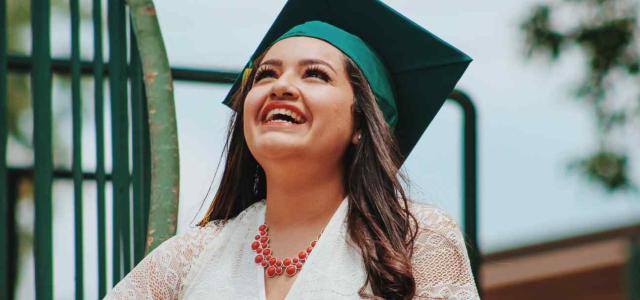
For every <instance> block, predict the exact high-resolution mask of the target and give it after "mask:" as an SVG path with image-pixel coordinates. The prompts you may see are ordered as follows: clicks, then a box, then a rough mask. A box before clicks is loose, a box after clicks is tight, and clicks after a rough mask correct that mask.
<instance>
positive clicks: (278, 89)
mask: <svg viewBox="0 0 640 300" xmlns="http://www.w3.org/2000/svg"><path fill="white" fill-rule="evenodd" d="M291 80H292V79H291V78H290V76H285V75H284V74H283V75H282V76H280V77H279V78H278V80H276V82H274V83H273V86H272V87H271V98H272V99H275V100H296V99H298V98H299V96H300V92H299V91H298V88H297V87H296V86H295V85H294V84H293V83H292V82H291Z"/></svg>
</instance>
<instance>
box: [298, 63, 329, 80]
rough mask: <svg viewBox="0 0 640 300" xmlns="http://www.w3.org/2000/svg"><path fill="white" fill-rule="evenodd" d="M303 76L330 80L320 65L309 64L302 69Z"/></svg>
mask: <svg viewBox="0 0 640 300" xmlns="http://www.w3.org/2000/svg"><path fill="white" fill-rule="evenodd" d="M303 77H304V78H308V77H311V78H318V79H320V80H322V81H325V82H329V81H331V77H329V75H328V74H327V72H325V71H323V70H322V69H321V68H320V67H317V66H311V67H309V68H307V69H306V70H305V71H304V75H303Z"/></svg>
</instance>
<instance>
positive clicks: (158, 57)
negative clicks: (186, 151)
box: [128, 0, 180, 252]
mask: <svg viewBox="0 0 640 300" xmlns="http://www.w3.org/2000/svg"><path fill="white" fill-rule="evenodd" d="M128 3H129V7H130V10H131V19H132V21H133V29H134V32H135V35H136V39H137V41H138V50H139V52H140V59H141V60H142V70H143V74H144V83H145V91H146V94H147V101H148V107H149V137H150V142H151V144H150V151H151V203H150V205H151V206H150V208H149V228H148V236H147V252H149V251H151V250H153V249H154V248H155V247H157V246H158V245H159V244H160V243H162V242H163V241H164V240H166V239H168V238H170V237H171V236H173V235H175V233H176V227H177V220H178V192H179V187H180V174H179V172H180V165H179V153H178V131H177V126H176V113H175V103H174V99H173V79H172V78H171V68H170V66H169V60H168V57H167V52H166V49H165V46H164V41H163V40H162V33H161V32H160V25H159V23H158V18H157V15H156V10H155V7H154V5H153V1H151V0H128Z"/></svg>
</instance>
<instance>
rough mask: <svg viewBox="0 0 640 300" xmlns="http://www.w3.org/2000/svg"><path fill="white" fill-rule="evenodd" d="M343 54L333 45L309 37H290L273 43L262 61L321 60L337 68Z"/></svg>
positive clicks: (342, 59) (342, 58)
mask: <svg viewBox="0 0 640 300" xmlns="http://www.w3.org/2000/svg"><path fill="white" fill-rule="evenodd" d="M344 57H345V56H344V54H343V53H342V51H340V50H339V49H338V48H336V47H334V46H333V45H331V44H329V43H327V42H325V41H323V40H320V39H316V38H311V37H299V36H296V37H290V38H286V39H283V40H281V41H278V42H277V43H275V44H274V45H273V46H271V48H269V51H267V53H266V54H265V56H264V59H263V60H268V59H279V60H283V61H285V62H286V61H288V60H291V61H297V60H302V59H310V58H312V59H322V60H325V61H326V62H328V63H331V64H332V65H334V67H337V66H339V65H341V64H342V62H343V61H344Z"/></svg>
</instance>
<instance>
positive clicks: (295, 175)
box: [265, 164, 345, 228]
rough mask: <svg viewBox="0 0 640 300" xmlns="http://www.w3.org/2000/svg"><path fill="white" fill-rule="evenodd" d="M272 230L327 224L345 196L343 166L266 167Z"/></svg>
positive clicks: (297, 165)
mask: <svg viewBox="0 0 640 300" xmlns="http://www.w3.org/2000/svg"><path fill="white" fill-rule="evenodd" d="M265 174H266V180H267V211H266V215H265V222H266V223H267V224H269V227H270V228H277V227H289V226H305V227H316V226H322V227H324V225H326V223H327V222H328V221H329V219H330V218H331V216H332V215H333V213H334V212H335V210H336V209H337V208H338V206H339V205H340V203H341V202H342V200H343V199H344V197H345V189H344V179H343V171H342V167H341V166H340V165H339V164H336V166H334V167H330V168H327V166H317V167H308V166H305V167H302V168H301V167H300V165H299V164H295V165H294V166H292V167H291V168H288V167H285V166H284V165H282V164H281V165H279V166H278V165H276V166H273V167H268V166H265Z"/></svg>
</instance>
